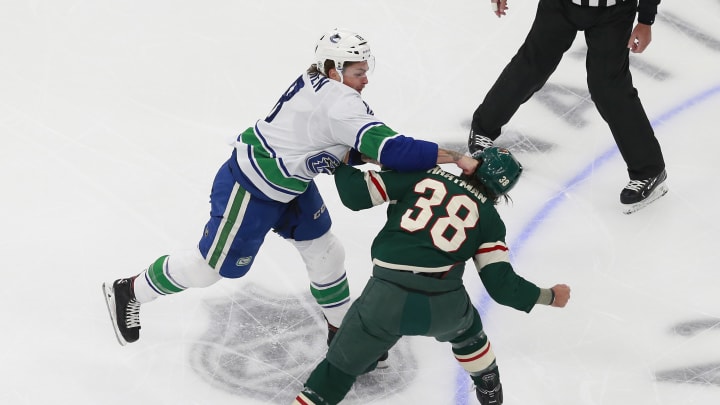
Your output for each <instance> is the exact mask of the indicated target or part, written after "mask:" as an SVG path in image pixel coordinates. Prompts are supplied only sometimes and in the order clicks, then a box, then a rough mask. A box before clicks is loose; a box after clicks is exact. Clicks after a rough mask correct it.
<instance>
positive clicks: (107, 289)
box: [102, 283, 127, 346]
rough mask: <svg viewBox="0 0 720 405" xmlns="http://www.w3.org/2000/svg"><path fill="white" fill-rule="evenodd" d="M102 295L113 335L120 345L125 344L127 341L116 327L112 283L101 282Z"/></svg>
mask: <svg viewBox="0 0 720 405" xmlns="http://www.w3.org/2000/svg"><path fill="white" fill-rule="evenodd" d="M102 289H103V295H104V296H105V305H107V309H108V314H109V315H110V321H111V322H112V326H113V330H114V331H115V337H116V338H117V341H118V343H120V346H125V345H126V344H127V341H126V340H125V338H123V337H122V333H120V329H118V327H117V313H116V312H115V292H114V291H113V285H112V283H109V284H108V283H103V285H102Z"/></svg>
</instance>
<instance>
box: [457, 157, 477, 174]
mask: <svg viewBox="0 0 720 405" xmlns="http://www.w3.org/2000/svg"><path fill="white" fill-rule="evenodd" d="M456 164H457V165H458V167H459V168H460V169H462V172H463V174H466V175H468V176H469V175H471V174H473V173H475V170H477V167H478V164H479V162H478V161H477V160H476V159H473V158H471V157H470V156H466V155H463V156H462V157H461V158H460V160H458V161H457V162H456Z"/></svg>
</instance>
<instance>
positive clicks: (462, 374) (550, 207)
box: [455, 85, 720, 405]
mask: <svg viewBox="0 0 720 405" xmlns="http://www.w3.org/2000/svg"><path fill="white" fill-rule="evenodd" d="M717 93H720V85H717V86H715V87H712V88H710V89H708V90H705V91H703V92H702V93H700V94H697V95H695V96H693V97H691V98H689V99H687V100H685V101H684V102H682V103H680V104H678V105H677V106H675V107H673V108H671V109H670V110H669V111H666V112H665V113H663V114H661V115H660V116H659V117H658V118H656V119H655V120H653V121H652V122H651V124H652V126H653V128H658V127H661V126H662V125H663V124H665V123H666V122H667V121H669V120H671V119H673V118H675V117H676V116H678V115H679V114H680V113H682V112H684V111H687V110H689V109H691V108H692V107H695V106H696V105H699V104H701V103H703V102H705V101H706V100H707V99H709V98H710V97H712V96H714V95H716V94H717ZM618 153H619V151H618V149H617V146H615V145H613V146H612V147H610V148H608V149H607V150H606V151H605V152H604V153H602V154H601V155H599V156H598V157H597V158H595V160H593V161H592V162H590V164H588V165H587V166H585V168H583V169H582V170H580V172H579V173H578V174H577V175H576V176H575V177H573V178H572V179H570V180H569V181H568V182H567V183H565V185H564V186H563V187H562V189H561V190H559V191H558V193H557V194H556V195H555V196H554V197H553V198H551V199H550V201H548V202H547V203H546V204H545V205H543V206H542V207H540V210H539V211H538V212H537V214H535V215H534V216H533V217H532V219H530V221H529V222H528V223H527V224H526V225H525V227H523V228H522V230H521V232H520V235H519V236H518V237H517V239H516V240H515V241H514V242H513V243H511V244H510V246H511V247H512V249H511V252H513V256H517V255H518V254H519V252H521V251H522V248H523V246H525V243H526V242H527V241H528V240H529V239H530V237H531V236H533V235H534V234H535V231H536V230H537V229H538V227H539V226H540V225H541V224H542V223H543V222H544V220H545V218H547V217H548V216H549V215H550V214H551V213H552V212H553V211H554V210H555V208H557V206H558V205H560V203H561V202H563V201H564V200H565V197H566V193H565V191H566V190H570V189H572V188H574V187H575V186H577V185H578V183H581V182H582V181H584V180H586V179H587V178H588V176H590V174H591V173H592V172H593V170H594V169H596V168H597V167H599V166H601V165H603V164H605V163H606V162H607V161H608V160H610V159H611V158H614V157H615V156H616V155H617V154H618ZM479 302H480V305H479V307H480V308H478V311H479V312H480V317H481V318H482V317H483V316H484V315H485V314H486V313H487V310H486V308H487V307H488V304H490V303H491V300H490V297H489V296H488V295H487V294H485V293H483V294H482V295H481V296H480V300H479ZM458 369H459V370H458V373H457V376H456V377H455V387H456V388H455V403H456V404H458V405H466V404H468V403H469V402H468V398H469V394H472V392H470V391H469V390H468V389H467V387H468V376H467V372H466V371H465V370H464V369H463V368H461V367H458ZM473 398H474V395H473Z"/></svg>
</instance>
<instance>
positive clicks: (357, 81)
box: [103, 29, 477, 345]
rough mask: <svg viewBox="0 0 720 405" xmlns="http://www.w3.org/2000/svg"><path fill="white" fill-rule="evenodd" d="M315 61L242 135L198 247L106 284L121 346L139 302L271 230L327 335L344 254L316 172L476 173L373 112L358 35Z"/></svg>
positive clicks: (337, 38)
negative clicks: (296, 265)
mask: <svg viewBox="0 0 720 405" xmlns="http://www.w3.org/2000/svg"><path fill="white" fill-rule="evenodd" d="M315 61H316V63H315V64H313V65H311V66H310V68H309V69H308V70H307V71H306V72H305V73H303V74H302V75H301V76H300V77H298V78H297V80H295V81H294V82H293V83H292V84H291V85H290V87H289V88H288V89H287V91H286V92H285V93H284V94H283V95H282V96H280V99H279V100H278V102H277V104H275V106H274V107H273V108H272V109H271V111H270V113H269V114H268V115H267V117H265V118H263V119H260V120H258V121H257V122H256V123H255V124H254V125H253V126H252V127H250V128H248V129H247V130H245V131H244V132H242V134H240V135H239V136H238V138H237V142H236V143H235V145H234V146H235V148H234V149H233V151H232V156H231V157H230V159H228V161H226V162H225V163H224V164H223V165H222V166H221V167H220V169H219V171H218V173H217V175H216V177H215V180H214V182H213V184H212V192H211V195H210V204H211V212H210V219H209V221H208V222H207V224H206V225H205V227H204V229H203V232H202V237H201V239H200V242H199V243H198V245H197V247H194V248H191V249H188V250H187V251H185V252H184V253H180V254H176V255H171V256H168V255H164V256H161V257H159V258H158V259H156V260H155V261H154V262H153V263H152V264H151V265H150V266H149V267H148V268H147V269H145V270H143V271H142V272H140V274H137V275H135V276H132V277H127V278H121V279H118V280H115V281H114V282H107V283H104V284H103V292H104V294H105V299H106V302H107V306H108V311H109V312H110V317H111V319H112V323H113V327H114V328H115V333H116V336H117V339H118V341H119V342H120V344H121V345H125V344H127V343H131V342H135V341H137V340H138V339H139V332H140V319H139V311H140V305H141V304H145V303H148V302H150V301H152V300H154V299H156V298H157V297H159V296H164V295H169V294H175V293H178V292H181V291H184V290H186V289H188V288H191V287H207V286H210V285H212V284H213V283H215V282H217V281H218V280H220V279H221V278H223V277H224V278H239V277H242V276H243V275H245V274H246V273H247V271H248V270H249V269H250V267H251V266H252V263H253V261H254V259H255V257H256V255H257V253H258V251H259V249H260V246H261V245H262V243H263V240H264V238H265V235H266V234H267V233H268V232H269V231H270V230H273V231H274V232H276V233H277V234H279V235H280V236H282V237H283V238H285V239H287V240H288V241H289V242H290V243H291V244H293V245H294V246H295V247H296V249H297V250H298V251H299V252H300V255H301V257H302V259H303V261H304V262H305V266H306V268H307V272H308V275H309V278H310V290H311V292H312V295H313V296H314V297H315V299H316V301H317V303H318V304H319V305H320V307H321V308H322V312H323V314H324V316H325V318H326V320H327V323H328V340H330V339H331V338H332V336H333V334H334V331H335V330H336V327H337V326H339V325H340V322H341V320H342V319H343V316H344V315H345V313H346V312H347V310H348V308H349V305H350V294H349V287H348V281H347V277H346V274H345V266H344V260H345V252H344V249H343V247H342V244H341V243H340V241H339V240H338V239H337V238H336V237H335V236H334V235H333V233H332V232H331V230H330V227H331V220H330V216H329V213H328V211H327V208H326V207H325V204H324V202H323V199H322V197H321V196H320V193H319V191H318V188H317V186H316V185H315V183H314V182H313V178H314V177H315V176H317V175H318V174H320V173H332V172H333V170H334V169H335V167H336V166H337V165H338V164H339V163H340V162H341V161H346V162H348V163H350V164H353V163H361V161H360V159H359V156H360V154H364V155H366V156H367V157H369V158H371V159H373V160H376V161H378V162H380V163H382V164H383V165H384V166H386V167H388V168H393V169H395V170H398V171H413V170H424V169H428V168H430V167H433V166H435V165H436V164H437V163H455V164H457V165H458V166H459V167H460V168H461V169H462V170H463V171H464V172H467V173H471V172H473V171H474V169H475V167H476V165H477V161H476V160H475V159H472V158H470V157H469V156H464V155H463V154H461V153H458V152H455V151H448V150H444V149H440V148H438V146H437V144H435V143H433V142H427V141H422V140H416V139H413V138H410V137H408V136H404V135H402V134H400V133H398V132H396V131H395V130H393V129H391V128H390V127H388V126H387V125H386V124H385V123H384V122H383V121H381V120H380V119H378V118H377V117H375V116H374V114H373V111H372V110H371V109H370V107H369V106H368V105H367V104H366V103H365V102H364V101H363V99H362V97H361V92H362V90H363V88H364V87H365V85H367V83H368V77H367V74H368V72H370V71H371V70H372V68H373V65H374V58H373V56H372V54H371V52H370V47H369V46H368V43H367V41H365V39H364V38H362V37H361V36H360V35H358V34H357V33H354V32H350V31H346V30H337V29H336V30H332V31H330V32H328V33H326V34H325V35H323V36H322V37H321V39H320V40H319V41H318V42H317V44H316V47H315Z"/></svg>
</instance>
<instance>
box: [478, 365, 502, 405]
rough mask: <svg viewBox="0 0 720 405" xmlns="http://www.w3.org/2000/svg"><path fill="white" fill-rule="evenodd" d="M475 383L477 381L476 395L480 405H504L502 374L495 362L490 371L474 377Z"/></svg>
mask: <svg viewBox="0 0 720 405" xmlns="http://www.w3.org/2000/svg"><path fill="white" fill-rule="evenodd" d="M473 381H475V395H476V396H477V399H478V401H480V405H502V403H503V391H502V384H501V383H500V373H499V372H498V368H497V366H496V365H495V363H494V362H493V365H492V366H490V367H489V368H488V371H485V372H483V373H482V374H480V375H479V376H477V377H473Z"/></svg>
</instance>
